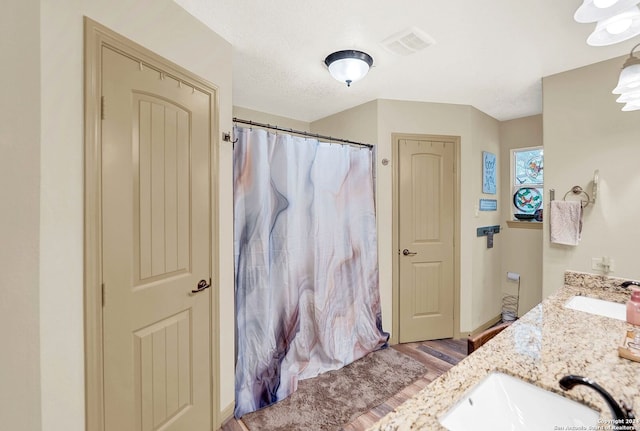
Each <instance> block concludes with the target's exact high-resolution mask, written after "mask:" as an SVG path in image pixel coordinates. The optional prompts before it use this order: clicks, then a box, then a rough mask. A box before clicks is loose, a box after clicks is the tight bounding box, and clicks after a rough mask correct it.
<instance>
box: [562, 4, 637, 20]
mask: <svg viewBox="0 0 640 431" xmlns="http://www.w3.org/2000/svg"><path fill="white" fill-rule="evenodd" d="M638 3H640V0H584V2H583V3H582V5H580V7H579V8H578V10H577V11H576V13H575V14H574V15H573V19H575V20H576V21H577V22H583V23H584V22H596V21H602V20H605V19H607V18H611V17H612V16H614V15H617V14H619V13H622V12H625V11H627V10H629V9H631V8H632V7H633V6H635V5H637V4H638Z"/></svg>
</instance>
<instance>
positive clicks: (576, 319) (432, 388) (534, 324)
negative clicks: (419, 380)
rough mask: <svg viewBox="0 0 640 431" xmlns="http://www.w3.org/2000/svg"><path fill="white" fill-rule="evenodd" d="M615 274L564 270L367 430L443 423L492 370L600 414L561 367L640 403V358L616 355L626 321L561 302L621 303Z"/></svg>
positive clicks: (597, 401) (605, 410) (595, 400)
mask: <svg viewBox="0 0 640 431" xmlns="http://www.w3.org/2000/svg"><path fill="white" fill-rule="evenodd" d="M621 281H622V280H621V279H615V278H612V277H605V276H597V275H590V274H583V273H577V272H570V271H567V273H565V286H564V287H563V288H561V289H559V290H558V291H557V292H556V293H555V294H553V295H551V296H550V297H548V298H547V299H545V300H544V301H543V302H542V303H540V304H538V305H537V306H536V307H535V308H533V309H532V310H531V311H529V312H528V313H527V314H525V315H524V316H522V317H521V318H520V319H519V320H517V321H516V322H514V323H513V324H512V325H511V326H509V327H508V328H507V329H505V330H504V331H502V332H501V333H500V334H498V335H497V336H496V337H495V338H493V339H492V340H491V341H489V342H488V343H487V344H485V345H484V346H482V347H481V348H479V349H478V350H476V351H475V352H474V353H473V354H471V355H469V356H468V357H467V358H465V359H464V360H462V361H461V362H460V363H458V365H456V366H455V367H453V368H451V369H450V370H449V371H448V372H447V373H445V374H443V375H442V376H440V377H439V378H438V379H436V380H434V381H433V382H431V383H430V384H429V385H428V386H427V387H426V388H424V389H423V390H422V391H420V392H419V393H418V394H416V395H415V396H413V397H412V398H410V399H409V400H407V401H405V402H404V403H403V404H402V405H400V406H399V407H398V408H396V409H395V410H394V411H393V412H391V413H389V414H388V415H387V416H385V417H384V418H382V419H381V420H380V421H379V422H377V423H376V424H374V425H373V426H372V427H371V428H369V430H370V431H383V430H384V431H389V430H422V429H424V430H445V428H444V427H442V426H441V425H440V423H439V422H438V418H439V417H440V416H441V415H443V414H444V413H445V412H447V410H448V409H449V408H450V407H451V406H453V405H454V404H455V403H456V401H458V400H459V399H460V398H461V397H462V396H463V395H464V394H465V392H467V391H468V390H469V389H470V388H471V387H472V386H473V385H475V384H476V383H477V382H479V381H480V380H481V379H482V378H483V377H485V376H486V375H487V374H488V373H490V372H492V371H500V372H503V373H505V374H510V375H513V376H516V377H519V378H520V379H522V380H525V381H528V382H530V383H533V384H535V385H537V386H540V387H542V388H544V389H547V390H549V391H553V392H556V393H558V394H561V395H563V396H566V397H569V398H572V399H574V400H577V401H580V402H583V403H584V404H587V405H588V406H589V407H591V408H594V409H596V410H599V411H600V412H601V419H602V420H607V419H610V418H611V413H610V410H609V407H608V405H607V404H606V403H605V402H604V401H603V399H602V398H601V397H600V396H599V395H598V394H597V393H596V392H595V391H594V390H593V389H590V388H587V387H585V386H576V387H574V388H573V389H572V390H570V391H566V392H565V391H563V390H562V389H560V387H559V385H558V380H559V379H560V378H561V377H563V376H565V375H567V374H576V375H580V376H584V377H588V378H590V379H592V380H593V381H595V382H596V383H598V384H600V385H601V386H602V387H604V388H605V389H606V390H607V391H608V392H609V393H610V394H611V395H612V396H613V397H614V398H615V399H616V400H620V399H623V400H625V401H627V403H630V404H632V405H633V407H634V410H635V411H636V412H638V411H640V363H639V362H633V361H629V360H627V359H623V358H621V357H619V356H618V346H619V345H621V344H622V341H623V339H624V337H625V334H626V330H627V329H631V328H632V326H631V325H629V324H627V323H626V322H623V321H619V320H616V319H611V318H607V317H602V316H596V315H592V314H588V313H584V312H580V311H575V310H571V309H567V308H564V306H563V305H564V303H565V302H567V300H569V298H571V297H572V296H574V295H584V296H590V297H594V298H599V299H605V300H608V301H614V302H620V303H624V302H626V301H627V300H628V298H629V295H630V292H629V291H628V290H627V289H623V288H619V287H618V285H619V284H620V282H621Z"/></svg>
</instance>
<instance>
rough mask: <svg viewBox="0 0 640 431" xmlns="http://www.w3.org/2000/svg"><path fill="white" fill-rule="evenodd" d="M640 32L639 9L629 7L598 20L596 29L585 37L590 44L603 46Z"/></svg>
mask: <svg viewBox="0 0 640 431" xmlns="http://www.w3.org/2000/svg"><path fill="white" fill-rule="evenodd" d="M639 34H640V9H638V7H637V6H633V7H632V8H631V9H629V10H627V11H625V12H622V13H619V14H617V15H614V16H612V17H609V18H607V19H604V20H601V21H598V24H596V29H595V30H594V32H593V33H591V34H590V35H589V37H588V38H587V44H589V45H591V46H605V45H612V44H614V43H618V42H622V41H625V40H627V39H631V38H632V37H634V36H637V35H639Z"/></svg>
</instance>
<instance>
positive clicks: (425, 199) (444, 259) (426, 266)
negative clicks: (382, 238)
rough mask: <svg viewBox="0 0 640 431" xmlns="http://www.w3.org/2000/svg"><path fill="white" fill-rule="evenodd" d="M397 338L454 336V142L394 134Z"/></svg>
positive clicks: (401, 339) (413, 339)
mask: <svg viewBox="0 0 640 431" xmlns="http://www.w3.org/2000/svg"><path fill="white" fill-rule="evenodd" d="M398 155H399V158H398V160H399V166H398V180H399V181H398V230H399V232H398V245H399V261H400V263H399V314H400V318H399V323H400V327H399V340H400V342H411V341H421V340H431V339H439V338H449V337H452V336H453V319H454V313H453V307H454V301H453V298H454V224H455V223H454V220H455V213H454V179H455V171H454V167H455V164H454V161H455V157H454V143H453V142H449V141H446V140H439V139H431V138H429V139H427V138H424V139H399V140H398Z"/></svg>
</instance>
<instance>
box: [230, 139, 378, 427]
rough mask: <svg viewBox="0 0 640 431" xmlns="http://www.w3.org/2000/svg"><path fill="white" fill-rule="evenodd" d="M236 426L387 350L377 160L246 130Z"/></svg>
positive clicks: (239, 160) (237, 163)
mask: <svg viewBox="0 0 640 431" xmlns="http://www.w3.org/2000/svg"><path fill="white" fill-rule="evenodd" d="M234 136H235V137H237V138H238V141H237V142H236V144H235V147H234V212H235V216H234V217H235V220H234V246H235V275H236V286H235V289H236V291H235V293H236V322H237V323H236V325H237V326H236V337H237V362H236V408H235V416H236V417H238V418H239V417H241V416H242V415H244V414H246V413H249V412H252V411H255V410H258V409H260V408H262V407H265V406H268V405H270V404H273V403H275V402H277V401H279V400H282V399H284V398H285V397H287V396H288V395H290V394H291V393H292V392H294V391H295V390H296V388H297V384H298V380H301V379H306V378H310V377H314V376H317V375H318V374H320V373H323V372H325V371H329V370H336V369H339V368H341V367H343V366H344V365H347V364H349V363H351V362H353V361H355V360H356V359H359V358H361V357H362V356H364V355H366V354H367V353H369V352H372V351H374V350H377V349H379V348H382V347H384V346H386V341H387V339H388V334H386V333H385V332H383V331H382V318H381V313H380V296H379V290H378V266H377V265H378V264H377V246H376V220H375V209H374V200H373V182H372V166H371V161H372V160H371V157H372V155H371V150H369V149H367V148H355V147H351V146H346V145H335V144H328V143H321V142H318V141H317V140H314V139H308V138H301V137H295V136H291V135H283V134H274V133H269V132H267V131H265V130H262V129H257V130H252V129H248V128H239V127H236V128H235V130H234Z"/></svg>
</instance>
